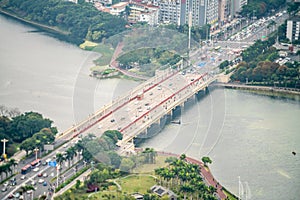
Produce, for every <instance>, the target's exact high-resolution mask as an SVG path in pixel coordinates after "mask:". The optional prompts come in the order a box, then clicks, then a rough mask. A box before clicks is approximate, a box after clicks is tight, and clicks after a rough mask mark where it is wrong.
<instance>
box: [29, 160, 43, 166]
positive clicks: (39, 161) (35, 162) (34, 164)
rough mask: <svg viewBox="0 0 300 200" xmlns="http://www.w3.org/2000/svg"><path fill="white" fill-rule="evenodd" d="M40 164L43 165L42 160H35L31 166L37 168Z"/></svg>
mask: <svg viewBox="0 0 300 200" xmlns="http://www.w3.org/2000/svg"><path fill="white" fill-rule="evenodd" d="M39 163H41V159H36V160H34V161H32V162H31V166H32V167H35V166H37V165H38V164H39Z"/></svg>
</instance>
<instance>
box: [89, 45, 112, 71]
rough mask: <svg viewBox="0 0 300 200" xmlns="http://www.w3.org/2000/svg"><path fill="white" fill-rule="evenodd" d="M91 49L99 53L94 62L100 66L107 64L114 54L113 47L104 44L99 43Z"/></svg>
mask: <svg viewBox="0 0 300 200" xmlns="http://www.w3.org/2000/svg"><path fill="white" fill-rule="evenodd" d="M93 51H95V52H98V53H100V54H101V57H100V58H98V59H97V60H95V63H96V64H97V65H100V66H103V65H108V64H109V63H110V61H111V58H112V56H113V54H114V49H113V48H112V47H110V46H107V45H104V44H99V45H98V46H96V47H95V48H94V49H93Z"/></svg>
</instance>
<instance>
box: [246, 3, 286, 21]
mask: <svg viewBox="0 0 300 200" xmlns="http://www.w3.org/2000/svg"><path fill="white" fill-rule="evenodd" d="M284 4H285V0H249V1H248V3H247V4H246V5H244V6H243V8H242V10H241V12H240V14H241V15H242V16H243V17H251V18H252V17H254V16H255V17H258V18H260V17H263V16H265V15H267V14H268V13H270V12H272V11H274V10H278V9H279V8H280V7H281V6H283V5H284Z"/></svg>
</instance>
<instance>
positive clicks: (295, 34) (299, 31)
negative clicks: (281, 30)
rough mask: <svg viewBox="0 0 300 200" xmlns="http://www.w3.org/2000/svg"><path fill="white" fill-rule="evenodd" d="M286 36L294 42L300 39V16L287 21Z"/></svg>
mask: <svg viewBox="0 0 300 200" xmlns="http://www.w3.org/2000/svg"><path fill="white" fill-rule="evenodd" d="M286 37H287V38H288V39H289V40H290V41H291V42H292V43H293V41H295V40H300V17H299V16H296V17H293V18H291V19H289V20H288V21H287V28H286Z"/></svg>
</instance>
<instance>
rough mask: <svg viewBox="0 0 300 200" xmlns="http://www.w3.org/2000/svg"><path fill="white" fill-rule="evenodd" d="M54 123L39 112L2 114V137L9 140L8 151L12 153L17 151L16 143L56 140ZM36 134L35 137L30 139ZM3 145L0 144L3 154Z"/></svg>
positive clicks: (0, 122)
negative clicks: (12, 114) (13, 114)
mask: <svg viewBox="0 0 300 200" xmlns="http://www.w3.org/2000/svg"><path fill="white" fill-rule="evenodd" d="M52 123H53V121H51V120H50V119H48V118H44V117H43V116H42V115H41V114H39V113H37V112H25V113H23V114H19V115H16V116H14V117H8V116H3V115H2V116H0V138H6V139H8V140H9V141H8V145H7V146H6V147H7V152H6V153H7V154H8V155H12V154H13V153H15V151H16V148H15V145H16V144H18V143H21V142H25V141H26V142H27V143H28V142H29V141H31V142H30V143H32V145H33V144H36V145H38V146H40V144H42V143H44V144H45V143H48V142H52V141H54V135H55V134H56V133H57V129H56V127H52ZM34 135H35V138H32V139H29V138H31V137H33V136H34ZM45 137H46V138H45ZM27 139H28V140H27ZM33 140H35V141H34V142H33ZM2 146H3V143H1V144H0V152H1V154H2V150H3V148H2ZM29 149H30V148H29Z"/></svg>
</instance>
